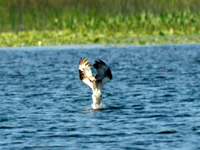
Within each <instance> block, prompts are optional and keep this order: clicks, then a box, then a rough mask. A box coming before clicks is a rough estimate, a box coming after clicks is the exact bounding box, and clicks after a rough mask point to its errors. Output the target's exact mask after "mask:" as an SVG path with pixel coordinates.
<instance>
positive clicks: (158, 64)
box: [0, 44, 200, 150]
mask: <svg viewBox="0 0 200 150" xmlns="http://www.w3.org/2000/svg"><path fill="white" fill-rule="evenodd" d="M81 57H86V58H87V59H88V60H89V61H90V62H91V63H93V62H94V61H95V60H96V59H102V60H103V61H105V62H106V63H107V64H108V65H109V66H110V68H111V70H112V74H113V80H111V81H110V82H109V83H107V84H106V85H105V86H104V88H103V104H104V109H103V110H98V111H92V110H91V103H92V99H91V95H92V91H91V89H90V88H89V87H88V86H87V85H85V84H84V83H83V82H81V81H80V79H79V76H78V63H79V60H80V58H81ZM0 58H1V59H0V149H1V150H15V149H16V150H29V149H31V150H38V149H39V150H61V149H70V150H77V149H87V150H112V149H131V150H132V149H134V150H169V149H170V150H172V149H173V150H174V149H179V150H180V149H181V150H195V149H200V45H199V44H196V45H168V46H99V45H96V46H95V45H93V46H52V47H22V48H1V49H0ZM93 71H94V74H95V70H94V69H93Z"/></svg>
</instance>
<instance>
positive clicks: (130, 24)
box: [0, 0, 200, 46]
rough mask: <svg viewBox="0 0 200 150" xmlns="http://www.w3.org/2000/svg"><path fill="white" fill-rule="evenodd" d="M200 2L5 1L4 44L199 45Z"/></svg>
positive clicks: (0, 27) (1, 3) (1, 4)
mask: <svg viewBox="0 0 200 150" xmlns="http://www.w3.org/2000/svg"><path fill="white" fill-rule="evenodd" d="M199 8H200V0H95V1H94V0H0V13H1V17H0V31H1V33H0V46H24V45H52V44H53V45H55V44H85V43H120V44H121V43H134V44H158V43H159V44H162V43H191V42H192V43H196V42H200V36H199V35H200V9H199Z"/></svg>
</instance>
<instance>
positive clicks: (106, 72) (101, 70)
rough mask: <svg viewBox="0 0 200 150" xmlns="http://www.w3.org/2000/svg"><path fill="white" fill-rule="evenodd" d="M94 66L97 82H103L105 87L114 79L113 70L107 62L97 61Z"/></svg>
mask: <svg viewBox="0 0 200 150" xmlns="http://www.w3.org/2000/svg"><path fill="white" fill-rule="evenodd" d="M93 66H94V68H95V69H96V70H97V75H96V76H95V78H96V79H97V80H102V84H103V85H104V84H105V83H107V82H108V81H110V80H111V79H112V73H111V70H110V68H109V67H108V66H107V65H106V63H105V62H103V61H102V60H97V61H95V63H94V65H93Z"/></svg>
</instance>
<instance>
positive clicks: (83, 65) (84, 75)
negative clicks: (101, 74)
mask: <svg viewBox="0 0 200 150" xmlns="http://www.w3.org/2000/svg"><path fill="white" fill-rule="evenodd" d="M78 68H79V77H80V79H81V80H82V81H83V82H84V83H85V84H87V85H88V86H89V87H90V88H91V89H93V82H94V81H96V79H95V77H94V76H93V75H92V70H91V63H90V62H88V60H87V59H86V58H85V57H84V58H81V59H80V61H79V67H78Z"/></svg>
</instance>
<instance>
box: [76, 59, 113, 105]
mask: <svg viewBox="0 0 200 150" xmlns="http://www.w3.org/2000/svg"><path fill="white" fill-rule="evenodd" d="M93 66H94V68H95V69H96V71H97V74H96V76H95V77H94V76H93V75H92V70H91V63H90V62H88V60H87V59H86V58H85V57H84V58H81V59H80V61H79V67H78V68H79V77H80V79H81V81H83V82H84V83H85V84H87V85H88V86H89V87H90V88H91V89H92V91H93V95H92V100H93V104H92V107H93V109H101V108H102V102H101V93H102V87H103V85H104V84H106V83H107V82H108V81H110V80H111V79H112V73H111V70H110V68H109V67H108V66H107V65H106V63H104V62H103V61H102V60H100V59H99V60H96V61H95V63H94V64H93Z"/></svg>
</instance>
